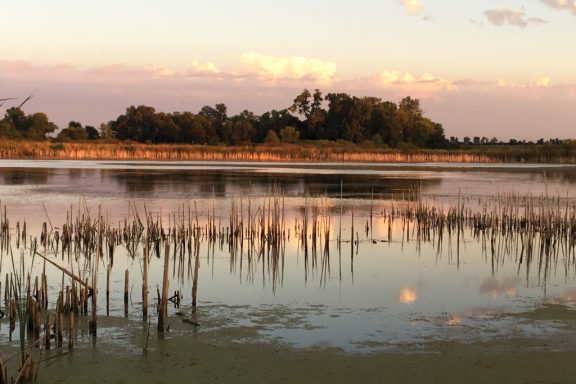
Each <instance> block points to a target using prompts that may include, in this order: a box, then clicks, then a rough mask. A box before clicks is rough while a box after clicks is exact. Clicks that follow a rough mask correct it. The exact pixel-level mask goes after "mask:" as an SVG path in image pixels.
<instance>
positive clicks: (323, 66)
mask: <svg viewBox="0 0 576 384" xmlns="http://www.w3.org/2000/svg"><path fill="white" fill-rule="evenodd" d="M241 60H242V63H243V64H244V65H246V66H247V67H248V68H249V69H250V70H251V71H253V72H255V73H256V74H257V75H258V76H259V77H261V78H263V79H267V80H282V79H292V80H303V79H310V80H313V81H315V82H318V83H321V84H326V85H330V84H332V83H333V81H334V75H335V74H336V64H335V63H332V62H326V61H322V60H319V59H310V58H306V57H301V56H290V57H275V56H270V55H264V54H261V53H256V52H247V53H243V54H242V56H241Z"/></svg>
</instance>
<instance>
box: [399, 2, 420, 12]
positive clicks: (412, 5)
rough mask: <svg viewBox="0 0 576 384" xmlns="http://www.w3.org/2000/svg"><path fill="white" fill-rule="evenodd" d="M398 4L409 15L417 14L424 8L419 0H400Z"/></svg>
mask: <svg viewBox="0 0 576 384" xmlns="http://www.w3.org/2000/svg"><path fill="white" fill-rule="evenodd" d="M400 4H401V5H402V7H404V10H405V11H406V13H407V14H409V15H417V14H419V13H420V12H422V9H424V5H423V4H422V2H421V1H420V0H400Z"/></svg>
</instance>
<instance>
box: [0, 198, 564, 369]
mask: <svg viewBox="0 0 576 384" xmlns="http://www.w3.org/2000/svg"><path fill="white" fill-rule="evenodd" d="M317 201H318V200H317ZM319 201H320V203H319V205H314V204H310V203H309V202H308V200H307V202H306V205H305V207H304V208H303V216H302V218H301V221H298V220H297V222H296V225H295V227H294V230H295V236H296V238H298V239H299V243H300V246H301V249H306V250H309V246H308V244H309V241H311V243H312V244H311V247H310V248H311V250H312V252H311V257H310V260H311V265H312V268H315V266H316V265H318V266H319V268H320V272H321V274H320V275H321V279H323V281H326V279H327V277H328V276H327V274H328V273H329V262H330V260H329V256H328V255H327V253H324V255H325V256H323V257H322V259H320V262H319V263H317V262H316V249H317V247H318V244H320V246H322V245H323V246H324V248H325V249H328V248H329V247H328V246H327V245H326V244H327V243H328V242H329V241H330V239H331V238H332V236H331V234H330V223H331V219H330V214H331V213H330V209H329V207H328V204H325V203H324V201H323V200H319ZM408 201H409V203H405V204H403V205H402V206H400V204H399V205H398V206H396V207H393V208H392V209H391V210H389V211H383V212H381V215H382V218H383V219H384V220H386V221H387V222H388V226H387V228H388V234H387V238H384V239H378V238H374V239H373V238H372V237H370V238H369V239H368V240H364V241H366V242H369V243H373V241H377V242H378V240H380V241H385V240H386V241H387V242H390V241H393V236H392V231H391V228H392V226H393V225H392V223H393V221H394V220H401V221H402V223H403V230H402V238H403V240H404V241H406V242H416V243H420V242H422V243H425V242H434V241H437V242H438V244H439V245H438V246H440V244H441V243H442V242H443V239H445V238H446V237H448V238H450V237H452V236H456V237H457V242H456V243H457V244H459V242H460V239H463V236H464V233H465V232H471V233H472V235H473V236H474V237H476V238H477V239H479V241H481V242H482V244H483V249H485V250H486V253H487V254H488V255H489V256H490V258H491V260H490V262H491V263H492V264H493V265H494V266H497V265H499V264H500V263H501V262H502V260H503V258H504V257H507V256H512V257H513V258H514V260H515V262H517V263H518V265H519V266H520V265H525V266H526V268H527V269H528V268H530V266H535V268H536V270H537V271H538V276H540V277H541V279H542V282H543V283H545V281H546V279H547V278H548V276H549V273H550V271H551V268H552V267H553V266H554V265H556V263H558V262H559V261H560V262H564V263H565V264H566V269H567V270H570V269H572V270H574V264H575V260H574V250H575V246H576V244H575V243H576V205H575V204H574V202H572V201H570V200H568V199H560V198H549V197H547V196H541V197H535V196H519V195H514V194H505V195H501V196H497V197H496V198H492V199H488V200H486V201H483V202H482V204H479V207H473V206H472V205H471V204H470V200H469V199H468V200H467V199H465V198H462V199H460V198H459V199H458V200H457V201H456V202H453V203H450V204H448V207H447V209H444V208H443V207H442V206H439V205H438V204H436V203H435V202H427V201H425V200H423V199H420V200H413V199H411V198H409V199H408ZM316 204H318V203H316ZM371 207H372V205H371ZM284 209H285V208H284V202H283V198H281V197H274V198H266V199H264V201H263V202H262V204H261V205H260V206H256V207H254V206H253V205H252V202H250V201H249V202H248V204H244V203H243V202H242V201H240V204H237V203H236V202H233V203H232V204H231V207H230V210H229V213H228V214H227V215H228V216H229V217H228V219H229V220H226V222H227V223H228V227H222V226H221V224H220V223H219V222H217V217H216V213H215V211H214V208H213V207H212V209H210V208H208V214H207V215H206V217H207V219H205V222H206V225H203V223H202V222H200V220H199V215H198V213H197V212H196V210H195V213H194V216H192V213H191V210H190V211H189V215H188V219H187V220H188V221H187V223H186V225H184V220H185V219H184V217H183V216H184V215H174V220H170V221H169V222H170V224H169V226H168V228H165V227H164V226H163V224H162V222H161V221H156V222H153V221H150V223H149V225H148V229H147V230H146V231H143V230H142V229H141V223H139V219H138V218H137V216H134V217H133V218H132V221H128V220H126V221H124V223H123V224H119V226H118V227H117V228H114V227H112V226H110V225H109V224H106V225H105V226H104V225H103V224H102V223H103V221H101V220H96V221H91V220H87V219H86V218H87V217H89V215H87V214H86V215H84V216H83V215H77V220H76V221H75V222H72V221H71V220H69V221H68V225H69V227H68V229H67V231H69V233H72V234H74V236H69V237H70V239H71V240H65V239H64V236H65V235H64V233H62V234H60V235H59V236H60V237H59V239H58V241H57V240H56V238H55V234H54V233H51V232H50V231H47V232H44V231H42V232H43V233H44V235H45V236H46V238H45V239H44V240H45V245H46V250H45V253H44V254H41V253H40V252H39V251H38V250H37V249H36V247H35V245H34V244H36V242H35V241H32V244H30V246H31V247H33V248H32V249H33V252H34V253H35V254H36V256H38V255H40V256H42V257H40V258H38V260H41V261H42V262H43V263H45V265H46V266H48V267H58V268H59V270H61V271H62V272H63V277H64V275H67V276H68V279H69V282H70V284H69V285H65V284H64V278H63V283H62V285H61V289H60V291H59V292H58V300H57V301H56V308H55V313H54V317H55V323H56V325H55V328H56V329H55V333H56V335H54V336H55V338H56V340H57V345H58V344H61V343H62V339H63V337H62V333H63V331H62V328H63V326H62V325H63V323H65V322H67V327H66V328H67V331H68V332H67V333H68V345H69V348H73V346H74V337H75V336H74V335H75V326H76V319H77V317H78V316H88V311H87V309H85V308H86V306H87V303H88V299H89V295H88V293H89V292H92V295H94V293H93V290H94V289H95V288H96V286H97V284H98V280H97V278H95V276H94V275H98V265H97V264H98V260H100V259H102V258H104V257H105V255H104V254H102V252H101V251H98V249H99V248H100V249H102V247H101V246H100V245H99V244H103V243H104V242H103V239H99V238H98V235H97V236H95V233H96V234H98V233H101V234H102V236H103V237H104V238H106V237H109V238H110V239H119V240H117V241H118V242H117V243H114V244H122V245H123V246H125V247H126V248H127V249H131V250H132V252H133V253H132V254H137V253H138V252H140V251H139V250H143V253H144V258H145V263H146V262H147V260H148V257H149V256H148V255H149V254H150V253H149V252H151V248H150V249H148V250H147V251H144V249H146V248H143V247H148V246H147V245H146V244H150V245H152V244H159V245H158V247H159V249H163V250H164V252H163V255H164V273H163V280H162V293H161V295H160V303H159V311H158V313H159V317H158V330H159V331H163V330H165V329H166V328H167V322H168V311H167V303H168V300H169V297H168V286H169V285H168V284H169V276H168V266H169V264H170V254H171V245H172V244H173V247H174V248H172V250H173V252H172V253H173V255H174V258H175V259H176V258H177V257H178V258H182V257H185V256H184V254H183V253H182V252H184V249H187V250H188V255H187V257H188V258H189V261H190V262H189V265H190V267H192V265H193V269H194V272H193V278H194V282H193V283H194V285H193V289H192V305H193V306H196V305H197V294H198V289H199V287H198V281H199V279H198V278H199V276H198V275H199V265H200V262H199V249H200V244H202V243H204V244H217V243H220V244H222V245H227V248H228V250H229V252H230V256H231V263H236V260H238V259H239V262H240V263H242V262H243V260H244V257H245V256H244V255H252V256H248V257H247V259H245V262H247V263H248V266H249V267H250V265H251V264H252V263H254V262H255V260H258V261H259V262H262V263H266V266H267V270H268V271H269V273H270V276H271V279H270V280H271V281H272V285H273V289H275V288H276V286H277V284H281V282H282V273H283V272H282V271H283V260H284V259H283V248H284V243H285V241H286V232H287V230H286V229H287V228H286V225H285V220H284ZM372 209H373V208H371V209H370V212H371V213H372V214H374V212H373V211H372ZM353 215H354V218H353V219H352V221H351V223H352V225H354V222H355V221H356V222H357V220H359V219H358V218H359V217H362V213H361V212H357V211H356V212H353ZM366 215H368V214H367V213H365V216H364V217H369V216H366ZM2 220H4V221H6V222H8V219H7V216H6V213H4V215H3V218H2ZM353 228H354V227H353V226H351V228H350V229H351V230H350V235H349V236H350V237H349V239H350V243H351V247H350V252H351V258H353V257H354V256H355V255H354V253H355V252H354V246H356V253H357V252H358V247H359V244H360V242H361V241H362V240H361V239H360V237H359V235H358V233H357V232H355V231H354V229H353ZM345 230H346V229H345ZM0 236H10V231H9V230H8V231H4V232H0ZM371 236H373V235H371ZM367 237H368V235H367ZM95 239H96V241H95ZM101 240H102V241H101ZM112 241H113V240H110V241H109V243H107V244H110V243H112ZM114 241H116V240H114ZM340 241H341V236H338V242H340ZM67 242H70V244H67ZM187 242H188V243H187ZM57 244H63V245H64V246H65V247H66V249H71V250H72V252H73V253H74V254H73V256H72V259H76V258H83V257H87V258H88V257H90V258H92V261H91V263H88V265H89V266H90V265H91V268H90V269H89V271H88V276H87V277H86V278H85V279H86V280H87V281H92V284H91V285H90V284H88V283H87V282H86V280H83V279H82V278H80V277H78V276H76V275H75V274H74V273H73V272H72V271H70V270H68V269H67V268H64V267H60V266H59V265H58V264H57V263H56V262H54V261H53V260H51V257H52V256H56V255H57V254H58V251H57ZM186 245H188V246H187V248H186ZM192 245H193V246H192ZM243 247H245V248H246V252H243V251H242V249H243ZM225 248H226V247H222V249H225ZM179 252H180V253H179ZM111 255H112V253H110V254H109V255H108V257H111ZM306 255H307V256H306V258H307V259H308V257H309V255H308V254H307V253H306ZM562 255H565V256H567V257H562ZM192 259H193V261H194V263H192V262H191V261H192ZM50 261H52V262H53V263H55V265H53V264H51V263H50ZM174 261H175V263H174V265H175V268H176V267H177V268H184V264H183V263H176V260H174ZM46 266H45V267H44V268H43V270H42V274H41V275H40V276H39V277H40V278H38V276H36V277H33V276H30V277H29V278H28V276H27V279H26V283H25V284H26V285H25V287H24V290H25V291H26V292H28V293H27V301H28V303H29V306H28V308H29V311H30V313H33V316H31V317H30V319H31V320H30V323H29V324H26V325H31V326H32V330H33V332H31V333H29V335H30V336H29V337H33V338H39V337H40V332H39V329H40V328H39V326H40V324H45V325H44V327H45V329H44V330H45V336H44V337H45V338H48V339H49V337H50V332H49V331H47V329H49V328H50V325H48V324H50V323H51V319H50V317H51V314H50V309H49V308H48V305H47V303H50V302H52V301H50V300H48V295H49V294H50V292H48V290H47V287H48V284H47V281H46V273H45V268H46ZM109 267H110V268H112V264H111V263H110V264H109ZM307 268H308V267H307ZM178 275H179V276H180V275H181V273H180V272H178ZM11 280H12V275H10V274H7V276H6V282H7V283H6V284H5V286H6V287H10V286H11V285H13V284H12V283H9V281H11ZM144 280H146V279H144ZM107 285H108V284H107ZM146 286H147V283H143V289H144V287H146ZM143 293H144V292H143ZM178 296H179V294H178ZM124 297H125V303H126V304H125V305H126V311H127V301H128V275H127V273H126V279H125V291H124ZM4 298H5V303H7V304H6V306H7V307H8V306H9V307H10V308H13V306H14V303H15V301H14V298H13V297H12V293H11V290H10V289H6V288H5V290H4ZM92 298H93V300H94V301H93V305H94V302H95V300H96V299H95V297H94V296H92ZM8 303H9V304H8ZM63 303H65V304H63ZM143 306H144V304H143ZM83 308H84V309H83ZM96 313H97V312H96V310H95V308H94V307H93V311H92V318H93V319H94V317H95V316H96ZM42 316H45V317H44V318H42ZM63 317H64V318H65V319H66V320H67V321H66V320H63ZM16 320H17V319H16V316H15V315H11V326H12V322H13V321H14V322H15V321H16ZM94 324H95V323H94ZM44 341H45V342H46V341H47V340H46V339H45V340H44ZM46 348H47V346H46ZM27 364H28V363H27Z"/></svg>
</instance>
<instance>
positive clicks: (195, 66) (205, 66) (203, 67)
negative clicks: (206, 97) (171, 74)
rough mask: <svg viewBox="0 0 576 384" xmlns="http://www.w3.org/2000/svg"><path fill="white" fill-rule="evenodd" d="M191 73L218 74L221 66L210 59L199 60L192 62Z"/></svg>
mask: <svg viewBox="0 0 576 384" xmlns="http://www.w3.org/2000/svg"><path fill="white" fill-rule="evenodd" d="M190 72H191V73H194V74H198V73H211V74H218V73H220V72H221V71H220V68H218V67H217V66H216V65H215V64H214V63H212V62H210V61H208V62H206V63H200V62H198V61H197V60H194V61H193V62H192V67H191V69H190Z"/></svg>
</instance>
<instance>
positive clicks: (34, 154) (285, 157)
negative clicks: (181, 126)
mask: <svg viewBox="0 0 576 384" xmlns="http://www.w3.org/2000/svg"><path fill="white" fill-rule="evenodd" d="M0 158H3V159H61V160H180V161H183V160H196V161H210V160H215V161H217V160H221V161H320V162H330V161H334V162H340V161H342V162H391V163H393V162H413V163H420V162H478V163H487V162H497V161H501V160H500V159H497V158H493V157H490V156H487V155H483V154H471V153H462V152H453V151H445V150H417V151H409V152H406V151H398V150H382V149H364V148H359V147H356V146H352V145H346V144H338V143H334V144H330V145H326V144H325V143H321V144H311V143H303V144H299V145H294V144H292V145H257V146H238V147H227V146H205V145H182V144H179V145H176V144H154V145H152V144H138V143H125V142H124V143H120V142H112V143H101V142H94V143H52V142H25V141H8V140H6V141H2V142H1V143H0Z"/></svg>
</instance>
